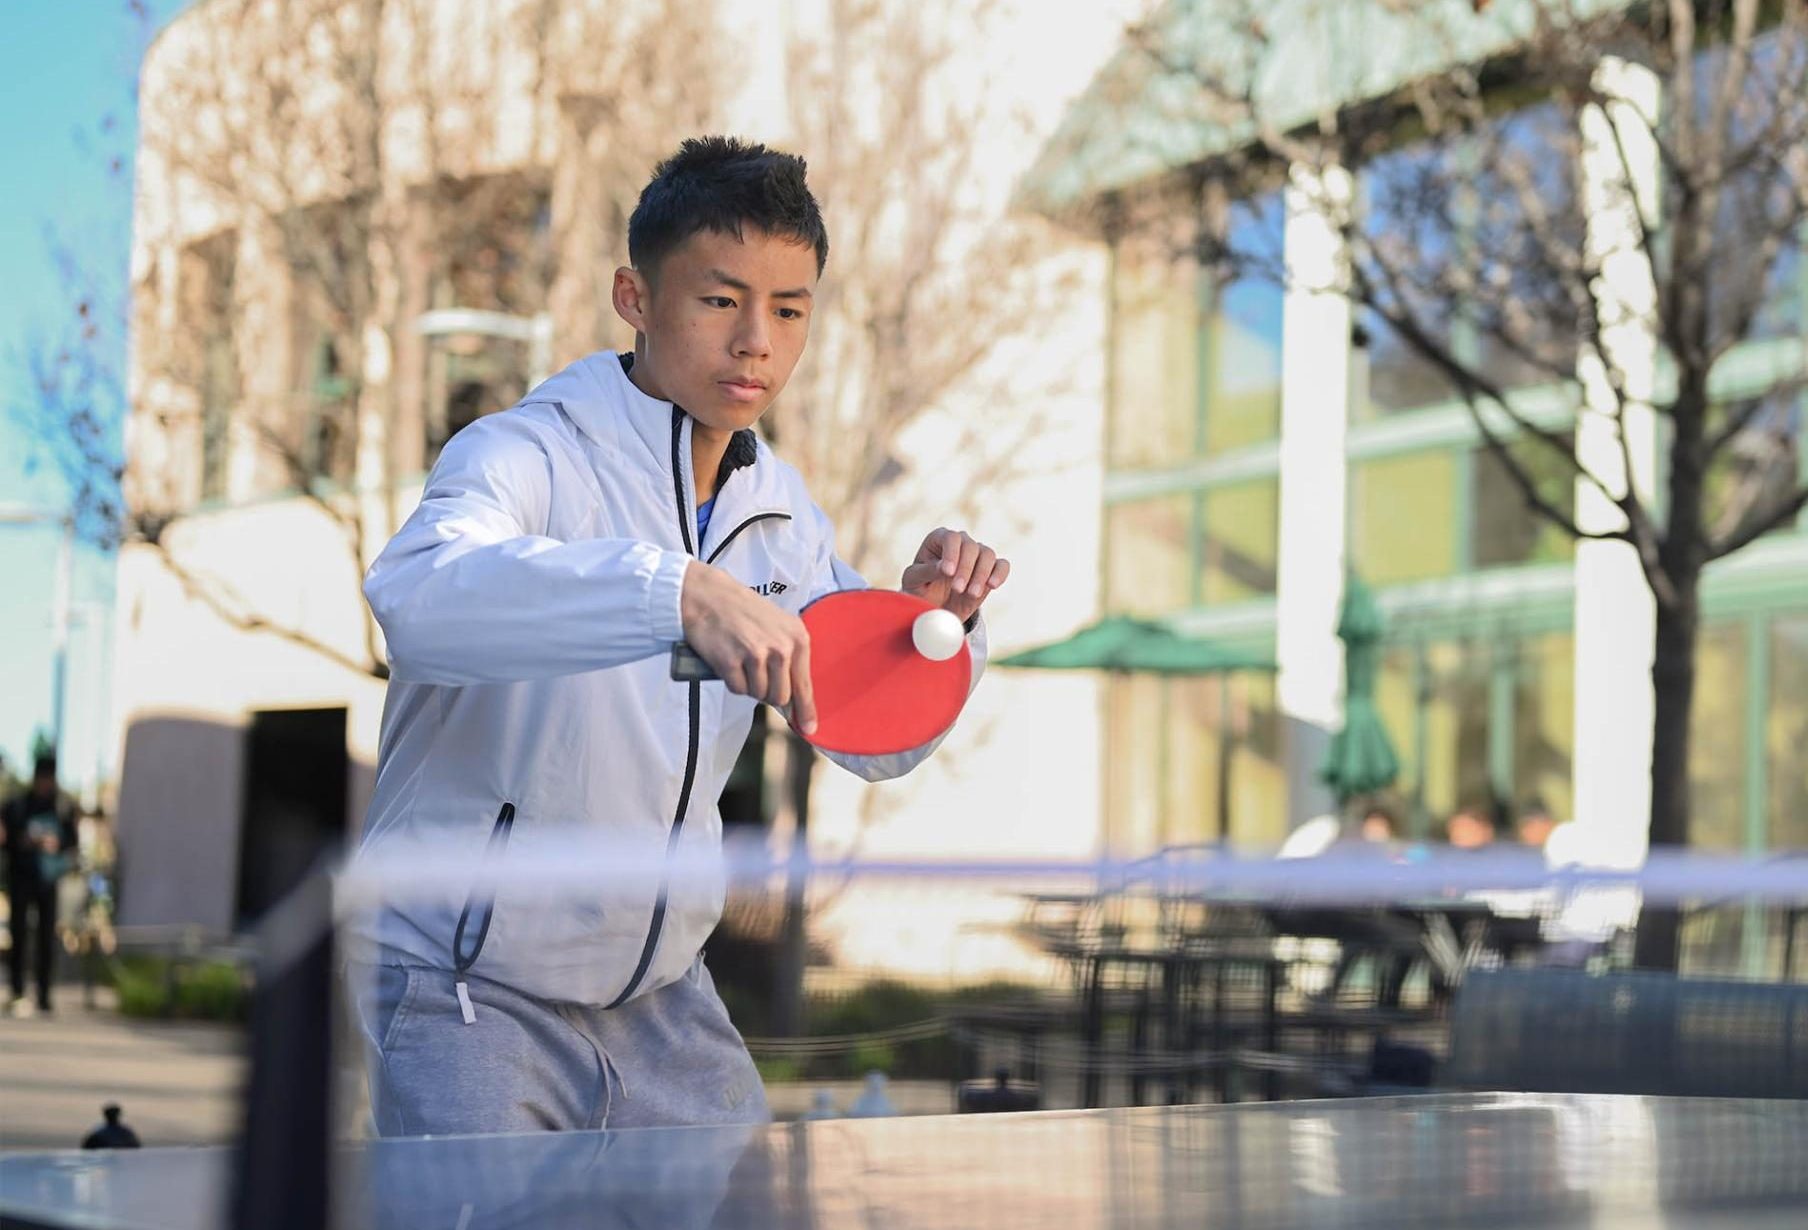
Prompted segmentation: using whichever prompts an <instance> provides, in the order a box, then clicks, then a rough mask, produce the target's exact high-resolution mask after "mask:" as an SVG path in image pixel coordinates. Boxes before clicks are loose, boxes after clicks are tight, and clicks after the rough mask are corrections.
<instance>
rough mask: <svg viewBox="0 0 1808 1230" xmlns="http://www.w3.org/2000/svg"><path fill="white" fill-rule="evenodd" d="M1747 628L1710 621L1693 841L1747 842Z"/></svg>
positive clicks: (1707, 845) (1695, 735)
mask: <svg viewBox="0 0 1808 1230" xmlns="http://www.w3.org/2000/svg"><path fill="white" fill-rule="evenodd" d="M1745 652H1746V645H1745V628H1744V626H1743V625H1742V624H1736V623H1729V624H1707V625H1705V626H1704V627H1703V628H1702V630H1701V636H1700V639H1699V641H1698V642H1697V644H1696V649H1695V703H1694V706H1693V707H1692V708H1691V710H1690V712H1689V790H1690V797H1689V844H1690V845H1692V846H1698V847H1700V848H1702V849H1705V850H1741V849H1744V847H1745V739H1746V729H1745V725H1746V723H1745V700H1746V687H1745Z"/></svg>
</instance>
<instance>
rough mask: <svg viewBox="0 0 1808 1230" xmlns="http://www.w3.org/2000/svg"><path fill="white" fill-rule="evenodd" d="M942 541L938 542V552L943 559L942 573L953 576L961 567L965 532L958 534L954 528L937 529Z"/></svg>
mask: <svg viewBox="0 0 1808 1230" xmlns="http://www.w3.org/2000/svg"><path fill="white" fill-rule="evenodd" d="M936 535H937V536H938V537H939V539H940V541H938V542H937V543H936V553H937V555H938V556H940V558H941V561H942V575H943V576H945V577H951V576H953V575H954V573H955V570H956V569H958V568H959V567H960V551H961V539H963V538H965V537H966V535H965V534H957V533H955V532H954V531H953V530H946V529H943V530H937V531H936Z"/></svg>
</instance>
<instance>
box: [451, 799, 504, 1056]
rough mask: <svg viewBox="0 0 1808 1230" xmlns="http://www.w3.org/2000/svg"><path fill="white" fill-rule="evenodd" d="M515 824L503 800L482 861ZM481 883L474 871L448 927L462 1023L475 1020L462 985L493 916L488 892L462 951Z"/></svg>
mask: <svg viewBox="0 0 1808 1230" xmlns="http://www.w3.org/2000/svg"><path fill="white" fill-rule="evenodd" d="M514 827H515V805H514V804H513V803H504V804H503V805H502V810H501V811H499V812H497V813H496V823H495V824H494V825H492V826H491V828H490V841H489V844H488V845H487V846H485V847H484V851H483V861H484V864H485V865H486V866H487V865H489V864H490V863H492V862H494V861H495V860H496V859H498V858H500V857H501V856H502V851H503V849H504V847H506V846H507V845H508V839H509V833H510V832H511V831H512V830H513V829H514ZM481 884H482V872H479V873H478V882H477V883H475V884H473V885H472V886H471V891H470V893H469V894H467V895H466V897H465V907H464V909H462V910H460V911H459V912H458V926H457V927H455V928H454V929H453V931H452V978H453V984H452V989H453V990H454V991H455V992H457V994H458V1011H459V1014H460V1015H461V1016H463V1017H464V1020H465V1024H467V1025H474V1024H476V1023H477V1014H476V1012H474V1011H473V1010H472V1008H471V992H470V988H469V987H467V986H466V985H465V982H466V977H465V976H466V974H467V973H469V972H470V969H471V967H472V966H473V965H475V964H477V958H478V956H479V955H481V954H482V952H483V944H484V941H485V940H487V939H489V938H490V923H491V922H492V921H494V920H495V917H496V894H495V893H494V892H491V893H490V894H489V897H488V898H487V899H486V900H485V901H484V903H483V916H482V919H483V920H482V921H481V922H479V923H478V924H477V938H476V939H475V940H474V941H473V942H472V944H471V951H470V954H469V955H466V953H465V950H464V949H465V927H466V925H467V924H468V923H469V922H470V921H471V907H472V906H473V905H475V904H476V903H477V894H478V890H479V888H480V886H481Z"/></svg>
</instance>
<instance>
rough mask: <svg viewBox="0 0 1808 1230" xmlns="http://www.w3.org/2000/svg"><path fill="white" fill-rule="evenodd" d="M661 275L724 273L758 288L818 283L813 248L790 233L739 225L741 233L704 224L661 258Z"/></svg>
mask: <svg viewBox="0 0 1808 1230" xmlns="http://www.w3.org/2000/svg"><path fill="white" fill-rule="evenodd" d="M660 273H661V275H662V276H665V277H674V276H675V277H681V278H685V279H687V280H698V281H716V280H719V279H717V278H716V276H715V275H717V274H727V275H728V276H729V277H731V278H733V279H735V280H736V281H738V282H743V283H745V284H747V285H748V286H751V287H753V288H754V289H756V290H791V289H795V288H798V287H804V288H808V287H812V286H814V285H816V249H815V248H813V247H811V246H810V245H809V244H807V243H805V242H803V241H802V240H800V239H797V238H795V237H793V236H790V235H774V234H773V233H772V232H771V231H766V230H761V229H760V228H759V227H755V226H743V227H742V228H741V235H740V237H739V238H736V237H735V236H733V235H730V234H726V233H724V232H721V231H710V230H703V231H698V232H697V233H696V234H694V235H691V236H690V237H689V238H687V239H685V241H684V242H683V243H681V244H679V245H678V246H677V247H676V248H674V249H672V251H671V253H670V254H669V255H667V256H666V258H665V260H664V261H662V262H661V263H660Z"/></svg>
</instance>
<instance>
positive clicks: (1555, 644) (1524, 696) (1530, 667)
mask: <svg viewBox="0 0 1808 1230" xmlns="http://www.w3.org/2000/svg"><path fill="white" fill-rule="evenodd" d="M1575 745H1576V661H1575V638H1574V637H1572V636H1571V635H1570V634H1569V633H1567V632H1554V633H1551V634H1550V635H1548V636H1540V637H1534V638H1531V639H1529V640H1526V641H1524V642H1522V643H1521V644H1520V645H1519V646H1518V651H1517V653H1516V655H1515V659H1514V672H1513V799H1514V802H1515V803H1516V804H1517V805H1519V806H1524V805H1525V804H1526V803H1528V802H1530V801H1531V800H1533V799H1538V800H1540V801H1541V802H1543V803H1544V805H1545V806H1546V807H1547V808H1549V809H1550V813H1551V815H1552V816H1553V817H1555V818H1556V819H1557V820H1559V821H1562V820H1568V819H1570V818H1571V817H1572V816H1573V815H1574V812H1573V811H1572V808H1573V805H1574V798H1575V795H1574V781H1573V773H1574V761H1573V756H1574V752H1575Z"/></svg>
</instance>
